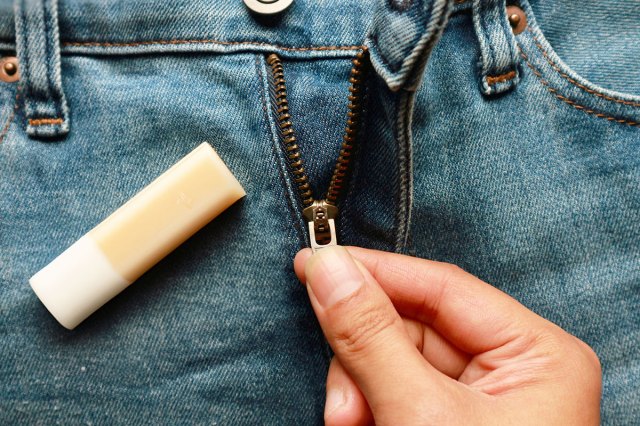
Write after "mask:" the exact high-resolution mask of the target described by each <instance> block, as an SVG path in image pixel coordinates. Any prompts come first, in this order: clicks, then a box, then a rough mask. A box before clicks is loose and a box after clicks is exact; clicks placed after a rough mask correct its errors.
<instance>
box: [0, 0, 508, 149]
mask: <svg viewBox="0 0 640 426" xmlns="http://www.w3.org/2000/svg"><path fill="white" fill-rule="evenodd" d="M484 2H485V0H294V2H293V4H292V5H291V7H289V8H288V9H287V10H286V11H285V12H284V13H282V14H280V15H276V16H261V15H256V14H253V13H251V12H250V11H249V10H248V9H247V8H246V7H245V5H244V3H243V1H242V0H173V1H171V2H157V1H156V0H110V1H108V2H107V1H96V0H15V1H13V2H12V0H0V51H2V50H5V51H6V50H16V51H17V55H18V58H19V60H20V61H21V63H22V68H23V70H24V71H32V72H31V73H30V74H29V73H25V75H24V77H25V78H24V79H23V82H22V83H23V86H24V92H25V102H27V103H29V105H32V108H30V111H32V112H33V114H31V115H33V117H31V116H29V118H30V122H32V123H35V124H37V126H36V125H32V126H31V127H29V128H28V130H29V134H30V135H32V136H61V135H63V134H65V133H66V132H67V131H68V120H67V118H66V117H67V116H68V111H67V107H66V105H65V96H64V90H63V89H64V88H63V87H62V84H61V79H60V72H61V71H60V70H61V66H60V63H61V60H60V55H61V54H62V55H65V54H73V53H80V54H94V55H103V54H148V53H153V52H194V51H206V52H219V53H229V52H269V53H271V52H273V53H279V54H281V55H282V56H284V57H290V58H296V57H300V58H310V57H312V58H316V57H352V56H353V55H354V54H355V53H356V52H357V51H359V50H361V49H364V48H368V49H369V51H370V57H371V61H372V64H373V67H374V68H375V70H376V72H377V74H378V75H379V76H380V77H382V79H383V80H384V81H385V82H386V84H387V86H388V88H389V89H390V90H391V91H399V90H403V89H404V90H408V91H411V92H413V91H415V90H416V89H417V87H418V86H419V83H420V81H421V79H422V75H423V71H424V67H425V64H426V61H427V59H428V57H429V55H430V53H431V51H432V49H433V47H434V46H435V43H436V42H437V40H438V39H439V37H440V35H441V34H442V32H443V30H444V28H445V26H446V24H447V20H448V18H449V16H450V14H451V13H452V11H455V10H462V9H466V8H469V9H473V14H474V22H475V24H476V25H475V27H476V30H477V31H478V35H479V36H482V38H481V41H483V42H484V44H485V46H484V47H483V49H482V50H483V58H482V60H483V68H482V75H483V78H484V76H491V75H493V74H496V73H502V74H504V73H506V72H509V75H512V74H513V75H517V73H516V72H515V71H512V70H511V68H513V63H514V60H513V58H512V57H515V54H514V53H513V52H515V48H514V46H512V45H514V43H515V42H514V41H513V40H509V39H505V37H504V34H506V33H509V34H508V35H510V31H507V30H505V28H506V29H508V23H507V20H506V14H505V12H504V10H505V4H506V0H491V1H489V2H488V3H487V4H486V5H485V3H484ZM12 3H14V4H12ZM502 21H504V22H502ZM501 34H502V36H501ZM507 38H508V37H507ZM487 46H492V47H491V48H489V47H487ZM485 51H486V52H488V53H486V52H485ZM504 70H507V71H504ZM502 74H501V75H502ZM514 81H515V80H514ZM485 86H486V85H485ZM511 87H512V86H504V87H485V88H484V89H485V90H484V92H485V94H487V95H489V94H492V93H499V92H500V91H502V90H507V89H510V88H511ZM52 88H53V89H52ZM54 89H55V90H54ZM43 117H44V118H43ZM56 126H61V127H60V128H57V127H56Z"/></svg>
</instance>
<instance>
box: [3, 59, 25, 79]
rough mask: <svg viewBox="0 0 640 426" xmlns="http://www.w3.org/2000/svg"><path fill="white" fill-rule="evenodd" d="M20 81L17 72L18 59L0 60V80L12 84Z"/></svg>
mask: <svg viewBox="0 0 640 426" xmlns="http://www.w3.org/2000/svg"><path fill="white" fill-rule="evenodd" d="M19 79H20V73H19V72H18V58H16V57H15V56H5V57H4V58H0V80H1V81H4V82H7V83H13V82H14V81H18V80H19Z"/></svg>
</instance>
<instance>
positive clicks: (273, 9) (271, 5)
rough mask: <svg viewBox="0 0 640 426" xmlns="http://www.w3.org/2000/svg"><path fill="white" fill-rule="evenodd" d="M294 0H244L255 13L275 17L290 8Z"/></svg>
mask: <svg viewBox="0 0 640 426" xmlns="http://www.w3.org/2000/svg"><path fill="white" fill-rule="evenodd" d="M291 3H293V0H244V4H245V5H246V6H247V7H248V8H249V9H250V10H251V11H253V12H256V13H259V14H260V15H273V14H274V13H280V12H282V11H283V10H285V9H286V8H288V7H289V6H291Z"/></svg>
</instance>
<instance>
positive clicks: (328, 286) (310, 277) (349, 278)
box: [305, 246, 364, 308]
mask: <svg viewBox="0 0 640 426" xmlns="http://www.w3.org/2000/svg"><path fill="white" fill-rule="evenodd" d="M305 273H306V276H307V285H309V286H310V287H311V291H312V292H313V294H314V296H315V297H316V299H317V300H318V303H320V305H321V306H322V307H324V308H329V307H331V306H333V305H335V304H336V303H337V302H338V301H340V300H342V299H344V298H346V297H347V296H349V295H350V294H352V293H353V292H355V291H356V290H358V289H359V288H360V287H361V286H362V284H363V282H364V277H363V275H362V273H361V272H360V269H358V266H357V265H356V264H355V262H354V261H353V259H352V258H351V255H350V254H349V252H348V251H347V249H345V248H344V247H341V246H335V247H327V248H324V249H322V250H320V251H318V252H317V253H316V254H314V255H313V256H312V257H311V259H309V261H308V262H307V265H306V271H305Z"/></svg>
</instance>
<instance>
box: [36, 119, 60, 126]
mask: <svg viewBox="0 0 640 426" xmlns="http://www.w3.org/2000/svg"><path fill="white" fill-rule="evenodd" d="M62 123H64V120H63V119H62V118H59V117H58V118H30V119H29V125H30V126H46V125H48V124H52V125H56V124H62Z"/></svg>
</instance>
